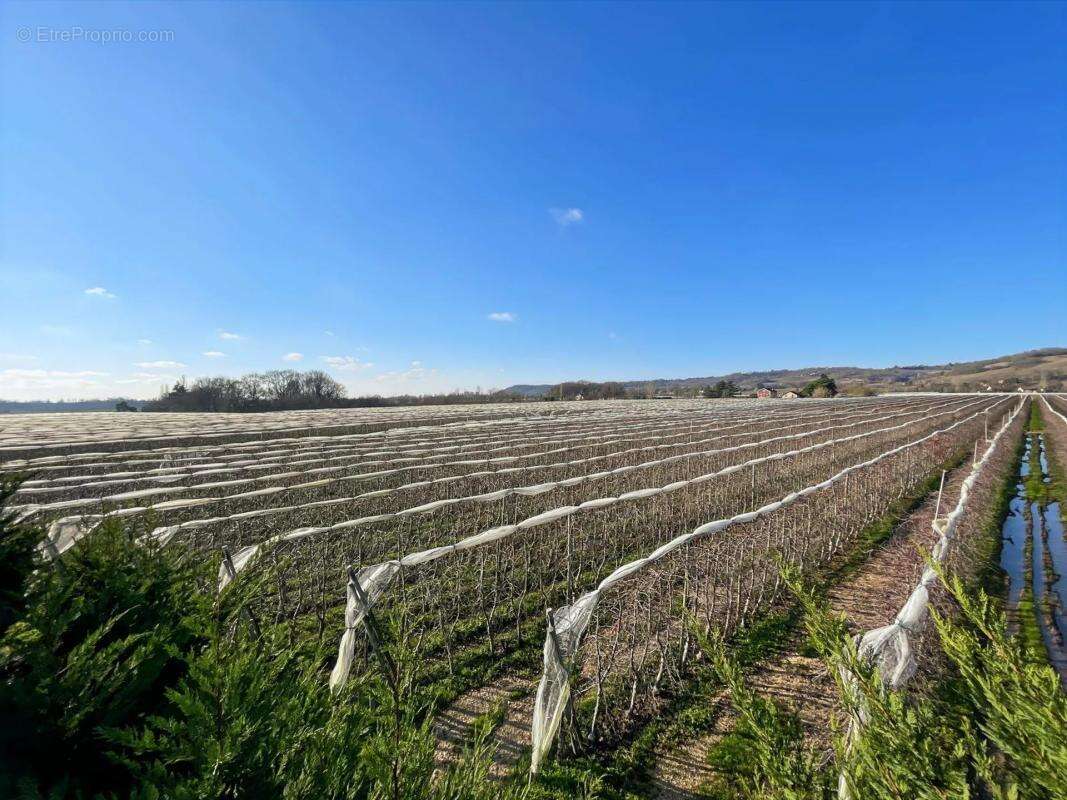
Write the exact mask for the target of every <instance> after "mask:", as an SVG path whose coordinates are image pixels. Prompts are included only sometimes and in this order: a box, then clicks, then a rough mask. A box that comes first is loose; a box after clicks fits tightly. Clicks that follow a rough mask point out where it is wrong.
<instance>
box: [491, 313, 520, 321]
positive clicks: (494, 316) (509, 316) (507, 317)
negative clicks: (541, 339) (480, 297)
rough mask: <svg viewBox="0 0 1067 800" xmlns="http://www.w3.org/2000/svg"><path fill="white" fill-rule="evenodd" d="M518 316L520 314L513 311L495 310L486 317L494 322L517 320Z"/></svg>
mask: <svg viewBox="0 0 1067 800" xmlns="http://www.w3.org/2000/svg"><path fill="white" fill-rule="evenodd" d="M518 318H519V315H518V314H515V313H513V312H511V311H494V312H492V313H491V314H489V315H488V316H487V317H486V319H491V320H492V321H493V322H515V321H516V320H517V319H518Z"/></svg>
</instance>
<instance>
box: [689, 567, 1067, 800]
mask: <svg viewBox="0 0 1067 800" xmlns="http://www.w3.org/2000/svg"><path fill="white" fill-rule="evenodd" d="M784 577H785V579H786V582H787V583H788V585H789V586H790V588H791V589H792V590H793V592H794V593H795V594H796V596H797V598H798V600H799V601H800V604H801V606H802V607H803V609H804V612H805V618H804V624H805V629H806V632H807V636H808V640H809V643H810V645H811V646H812V647H813V648H814V649H815V650H816V651H817V652H818V653H819V654H820V656H821V657H822V659H823V660H824V662H825V663H826V665H827V667H828V669H829V671H830V674H831V675H832V676H833V677H834V680H835V682H836V685H837V690H838V695H839V700H840V703H841V706H842V708H843V709H844V710H845V711H846V712H847V714H848V715H849V718H851V719H856V718H858V717H860V716H861V715H862V718H863V720H864V722H863V725H862V726H861V727H860V728H859V729H858V733H856V734H848V733H842V732H836V733H835V735H834V746H835V747H834V749H835V753H836V756H837V759H836V767H835V768H833V769H826V768H825V767H824V766H821V765H820V762H819V760H818V759H817V758H816V753H814V752H813V751H812V750H809V749H807V748H806V746H805V745H804V742H803V736H802V733H801V731H800V728H799V726H798V724H797V722H796V718H795V716H793V715H792V714H791V713H790V712H788V711H786V710H783V709H781V708H779V707H778V706H776V705H775V704H774V703H773V702H772V701H770V700H768V699H766V698H762V697H760V696H759V695H757V694H755V693H753V692H752V691H751V690H750V689H748V688H747V686H746V685H745V683H744V680H743V677H742V674H741V671H740V668H739V667H738V665H737V663H736V660H735V659H734V658H733V657H732V655H731V654H730V653H729V652H728V651H727V650H726V649H725V648H724V647H723V646H722V644H721V643H720V642H717V641H715V640H714V639H705V640H703V642H702V646H703V648H704V651H705V653H706V654H707V656H708V658H709V660H710V662H711V664H712V666H713V668H714V670H715V672H716V673H717V674H718V675H719V676H720V677H721V679H722V680H723V681H724V682H725V683H726V684H727V685H728V686H729V688H730V695H731V700H732V702H733V704H734V707H735V708H736V710H737V712H738V715H739V717H740V718H741V724H740V725H739V726H738V728H737V729H736V730H735V731H734V732H733V733H732V734H731V736H730V737H728V739H727V740H725V741H724V743H723V744H722V745H721V746H720V747H719V748H717V749H716V751H715V754H714V759H715V760H714V761H713V763H714V765H715V766H717V767H719V768H720V770H721V771H722V772H723V773H724V775H723V781H722V784H721V785H720V786H718V787H714V790H715V791H718V792H719V793H720V794H721V795H722V796H724V797H725V796H734V797H746V798H790V799H791V800H829V798H832V797H834V796H836V791H837V780H838V775H839V774H840V775H841V778H842V780H843V781H844V782H845V784H846V786H847V787H848V790H849V792H850V793H851V796H852V797H855V798H867V797H872V798H875V797H876V798H900V800H905V798H925V799H928V800H934V799H935V798H938V799H943V798H950V797H951V798H966V797H992V798H1003V799H1004V800H1015V798H1032V799H1033V800H1039V799H1040V800H1045V799H1048V800H1051V798H1059V797H1065V796H1067V696H1065V695H1064V694H1063V692H1062V690H1061V688H1060V685H1059V679H1058V677H1057V676H1056V674H1055V672H1054V671H1053V670H1052V669H1051V668H1049V667H1048V666H1047V665H1035V664H1031V663H1027V661H1026V659H1025V658H1024V656H1023V653H1022V651H1021V650H1020V648H1019V646H1018V644H1017V643H1016V642H1014V641H1013V640H1012V639H1011V638H1009V637H1008V635H1007V633H1006V624H1005V621H1004V618H1003V616H1002V615H1001V614H999V613H998V612H997V611H996V610H995V608H994V604H993V603H992V602H991V601H990V600H989V598H988V597H987V596H986V595H985V594H984V593H983V592H981V591H979V592H978V593H977V594H971V593H970V592H968V590H967V589H966V588H965V587H964V585H963V583H962V581H960V580H959V579H958V578H946V577H945V576H942V580H943V583H944V585H945V586H946V588H947V589H948V591H949V593H950V594H951V596H952V597H953V598H954V600H955V601H956V603H957V605H958V607H959V610H960V614H959V618H958V619H957V620H950V619H947V618H944V617H940V616H936V615H935V618H934V620H935V624H936V629H937V633H938V641H939V642H940V644H941V649H942V651H943V653H944V655H945V656H946V657H947V660H948V662H949V664H950V672H949V674H947V675H946V676H944V677H943V679H942V680H941V681H940V683H938V684H936V685H935V686H934V687H933V688H932V689H929V690H927V691H925V692H921V693H918V694H914V693H907V692H895V691H892V690H889V689H888V688H886V686H885V685H884V684H883V683H882V681H881V678H880V676H879V675H878V673H877V670H876V669H875V668H874V667H873V666H872V665H871V664H869V663H868V662H866V660H864V659H861V658H860V657H859V654H858V652H857V650H856V647H855V644H854V642H853V641H852V639H851V638H850V637H849V636H848V635H847V629H846V627H845V622H844V619H843V618H842V617H840V616H839V615H836V614H834V613H833V612H831V610H830V609H829V607H828V605H827V604H826V603H825V601H823V600H821V599H820V598H819V597H818V595H817V594H816V593H815V592H813V591H812V590H811V589H810V588H809V587H806V586H804V585H802V584H801V582H800V581H799V579H798V577H797V575H795V574H793V573H790V572H788V571H786V573H785V574H784ZM846 676H847V677H846ZM726 792H729V793H731V794H725V793H726Z"/></svg>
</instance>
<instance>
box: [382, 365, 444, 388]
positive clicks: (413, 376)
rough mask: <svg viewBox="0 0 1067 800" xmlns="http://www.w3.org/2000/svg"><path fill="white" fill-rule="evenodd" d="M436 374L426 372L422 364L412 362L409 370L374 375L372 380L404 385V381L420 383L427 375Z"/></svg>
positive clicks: (430, 371)
mask: <svg viewBox="0 0 1067 800" xmlns="http://www.w3.org/2000/svg"><path fill="white" fill-rule="evenodd" d="M436 374H437V370H435V369H430V370H428V369H426V368H424V367H423V366H422V362H419V361H412V362H411V369H406V370H404V371H403V372H383V373H381V374H379V375H375V376H374V380H375V381H377V382H378V383H404V382H406V381H421V380H422V379H423V378H425V377H427V376H429V375H436Z"/></svg>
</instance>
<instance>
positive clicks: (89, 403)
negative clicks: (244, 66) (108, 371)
mask: <svg viewBox="0 0 1067 800" xmlns="http://www.w3.org/2000/svg"><path fill="white" fill-rule="evenodd" d="M123 400H125V401H126V402H127V403H129V404H130V405H131V406H133V407H134V408H136V409H140V408H141V406H143V405H144V402H145V401H144V400H130V399H129V398H126V397H112V398H109V399H106V400H0V414H36V413H47V412H49V411H114V410H115V403H120V402H122V401H123Z"/></svg>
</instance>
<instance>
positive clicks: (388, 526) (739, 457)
mask: <svg viewBox="0 0 1067 800" xmlns="http://www.w3.org/2000/svg"><path fill="white" fill-rule="evenodd" d="M968 402H969V403H974V402H982V401H974V400H964V401H961V400H956V401H953V402H952V403H948V404H945V403H942V404H941V405H940V406H938V408H939V409H940V408H942V407H946V406H953V407H956V406H960V405H965V404H967V403H968ZM926 413H930V408H929V407H928V406H923V407H922V408H918V409H912V410H908V411H900V412H896V413H892V414H883V415H881V416H878V417H870V416H867V415H865V416H864V418H863V421H861V422H853V421H846V420H842V421H839V422H836V423H834V424H831V425H825V424H821V425H820V426H819V427H816V428H814V429H811V430H807V431H802V432H796V433H788V434H778V433H777V432H776V431H774V429H770V430H767V429H763V430H760V431H757V432H756V433H750V432H745V433H734V434H729V435H727V436H722V435H719V436H717V437H713V438H711V439H704V438H696V439H695V440H694V441H691V442H685V443H681V444H665V443H661V444H657V445H645V446H642V447H637V448H627V449H624V450H622V451H618V452H615V453H610V454H604V455H599V456H589V457H586V458H583V459H578V460H572V461H564V462H555V463H549V464H544V465H537V466H523V467H508V468H504V469H499V470H495V471H485V472H475V473H472V474H468V475H465V476H455V477H442V478H436V479H429V480H425V481H421V482H418V483H416V484H409V485H405V486H401V487H398V488H396V489H390V490H385V489H382V490H378V491H375V492H370V493H367V494H365V495H363V496H362V497H361V498H357V499H360V500H362V501H363V504H362V510H363V511H364V515H363V516H361V517H358V518H356V519H344V516H343V515H344V512H346V511H348V510H349V508H346V507H344V506H333V505H331V503H332V502H333V501H324V502H319V503H317V504H315V505H314V507H313V509H312V510H313V511H314V513H316V514H318V515H320V517H322V516H324V512H326V511H333V513H334V514H335V516H336V517H341V518H342V521H341V522H336V523H334V524H332V525H323V524H320V525H318V526H313V527H307V528H298V529H296V530H292V531H288V532H285V533H281V534H278V535H276V536H275V537H273V538H272V539H269V540H267V542H265V544H277V543H279V542H289V543H294V544H295V543H297V542H301V541H304V540H307V539H309V538H310V537H315V538H321V537H322V536H324V535H328V536H330V537H331V538H332V542H333V543H332V544H331V546H330V551H331V553H333V554H334V559H333V560H334V561H335V563H337V564H338V566H339V567H341V566H343V565H344V564H345V563H346V561H352V562H353V563H356V564H363V563H368V562H371V563H373V562H374V561H376V560H379V559H382V558H388V557H390V556H392V557H394V558H399V557H400V556H402V555H403V554H404V553H405V552H407V551H408V550H409V549H412V548H419V547H428V546H433V545H435V544H441V539H442V537H444V538H446V540H447V539H454V538H455V535H454V532H455V531H469V532H471V533H474V532H476V531H480V530H485V529H496V528H499V527H500V526H501V525H503V526H509V525H510V526H514V525H519V524H523V523H522V522H521V521H524V520H530V519H531V518H537V517H539V516H543V515H545V514H553V513H555V511H556V510H557V509H558V508H560V503H561V501H563V502H564V503H565V505H567V506H573V505H578V504H581V503H585V502H590V501H592V502H594V503H596V502H599V498H603V497H604V496H605V495H609V496H611V497H615V496H618V495H623V494H626V493H627V492H648V491H656V492H658V489H655V488H654V487H659V486H663V485H668V484H672V483H675V482H677V481H689V480H692V479H693V478H694V477H695V476H701V475H707V474H709V473H711V472H715V471H718V470H720V469H723V468H725V467H727V466H730V465H734V464H736V463H738V462H739V461H746V460H747V461H752V460H754V459H763V458H767V457H770V456H772V455H780V454H782V453H784V452H792V451H793V450H797V449H804V448H806V447H809V446H813V445H816V444H818V443H829V442H831V441H833V440H835V439H837V438H842V439H843V441H844V443H847V442H848V441H849V440H851V439H852V438H853V437H851V436H842V434H850V433H852V432H853V431H856V430H864V431H868V432H869V431H870V430H871V429H872V426H875V425H878V426H879V427H875V428H873V430H881V428H882V427H885V426H889V425H891V423H892V422H893V421H894V420H896V419H899V418H905V419H906V418H908V417H911V418H914V417H916V416H919V415H922V414H926ZM789 427H790V428H795V426H789ZM769 433H770V434H773V435H768V434H769ZM863 435H866V434H863ZM738 439H742V440H745V441H740V442H738V441H737V440H738ZM709 443H716V444H719V445H720V446H719V447H717V448H713V449H706V448H707V445H708V444H709ZM723 444H726V445H727V446H722V445H723ZM842 446H844V444H843V445H842ZM650 455H658V456H659V457H658V458H654V459H651V460H647V459H648V458H649V456H650ZM591 467H598V468H599V469H598V471H596V472H589V469H590V468H591ZM531 478H532V479H534V480H538V481H539V482H537V483H526V484H522V483H521V482H520V479H526V480H529V479H531ZM546 479H547V480H546ZM449 487H451V488H453V489H454V490H455V491H454V493H453V496H451V497H438V496H437V493H438V491H439V490H440V489H441V488H449ZM650 487H653V488H650ZM676 488H681V487H676ZM471 491H473V492H474V493H473V494H471V493H469V492H471ZM590 498H592V500H590ZM628 499H630V498H628ZM632 499H641V498H640V497H635V498H632ZM413 502H414V503H415V504H413V505H412V504H411V503H413ZM346 504H347V503H346ZM282 510H283V511H284V512H285V513H287V514H288V513H291V510H290V509H282ZM276 511H277V509H273V510H269V509H263V510H260V511H254V512H247V513H246V514H245V515H242V516H241V517H240V520H241V521H244V522H247V521H248V520H249V519H256V520H262V519H263V518H264V517H273V516H274V514H275V512H276ZM296 511H298V512H299V513H302V514H307V513H308V512H309V509H308V508H307V507H306V506H302V507H300V508H299V509H296ZM428 514H433V518H430V519H414V520H413V519H412V518H414V517H426V515H428ZM505 515H506V516H505ZM229 521H230V522H231V523H232V520H229ZM542 521H543V522H548V521H550V520H548V519H542ZM205 524H208V522H207V521H204V520H196V521H190V522H188V523H185V524H184V528H185V529H195V528H199V527H202V526H203V525H205ZM177 529H178V526H171V527H168V528H163V529H159V530H158V531H157V533H156V535H157V536H170V535H172V534H173V533H174V532H175V531H176V530H177ZM490 532H491V533H493V532H494V531H490ZM496 532H499V531H496ZM225 538H226V540H227V541H233V540H234V538H235V537H233V536H232V535H231V536H227V537H225ZM338 543H340V546H338ZM257 547H258V545H248V546H246V547H245V548H243V549H242V550H241V551H240V552H238V553H236V554H235V556H234V562H235V570H236V571H240V569H241V568H242V567H243V566H244V565H245V564H247V563H248V561H249V559H251V558H252V557H253V555H254V554H255V549H256V548H257ZM353 547H354V548H355V550H353V549H352V548H353ZM340 574H341V573H340V572H338V575H340ZM222 580H223V582H225V580H226V577H225V576H223V578H222Z"/></svg>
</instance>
